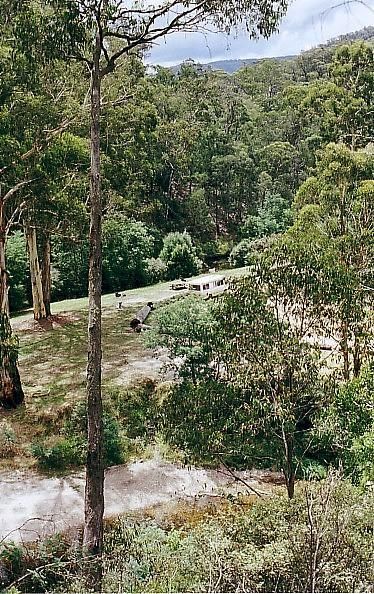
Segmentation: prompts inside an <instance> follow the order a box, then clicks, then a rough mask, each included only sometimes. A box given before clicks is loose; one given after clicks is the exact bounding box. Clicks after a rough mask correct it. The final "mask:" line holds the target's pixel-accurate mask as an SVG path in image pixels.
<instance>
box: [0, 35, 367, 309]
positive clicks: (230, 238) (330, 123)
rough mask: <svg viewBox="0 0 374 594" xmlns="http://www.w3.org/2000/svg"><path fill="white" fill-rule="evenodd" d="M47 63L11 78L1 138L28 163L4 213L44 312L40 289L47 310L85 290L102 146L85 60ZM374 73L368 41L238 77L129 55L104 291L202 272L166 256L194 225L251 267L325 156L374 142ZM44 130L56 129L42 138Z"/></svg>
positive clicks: (21, 283) (199, 238)
mask: <svg viewBox="0 0 374 594" xmlns="http://www.w3.org/2000/svg"><path fill="white" fill-rule="evenodd" d="M2 59H3V70H4V71H5V69H6V68H7V64H6V63H5V62H4V60H6V55H3V58H2ZM38 68H39V70H38V72H33V73H32V75H30V78H29V80H26V81H24V80H22V79H19V78H18V77H19V72H18V71H17V64H11V65H10V69H8V68H7V75H8V76H7V78H5V79H4V78H2V83H1V84H2V91H1V97H2V102H1V114H2V117H1V139H2V140H1V146H2V147H3V149H2V151H3V153H2V160H3V161H4V163H5V164H6V163H9V164H10V163H12V160H15V159H17V158H18V159H20V164H19V165H17V167H18V169H19V172H18V173H17V174H16V177H14V173H15V172H14V171H13V173H12V174H11V173H10V174H9V180H7V181H6V184H7V186H8V187H9V188H10V189H11V188H12V184H15V183H18V180H21V183H24V186H23V187H20V188H19V189H18V190H17V193H16V194H14V198H13V196H12V201H9V202H8V205H7V210H6V213H5V216H6V225H7V236H8V240H7V259H8V269H9V280H10V294H9V297H10V307H11V309H12V310H14V309H18V308H22V307H25V306H26V305H27V304H28V303H30V302H31V299H32V296H33V299H34V305H35V307H36V309H38V308H39V309H40V308H42V312H43V311H44V310H43V306H42V305H40V304H39V305H38V302H39V301H41V300H43V299H42V297H41V296H40V295H39V296H38V295H37V293H38V291H37V287H38V284H41V285H44V287H43V290H44V293H45V296H44V300H45V301H46V304H45V307H46V308H47V310H48V307H49V305H48V304H49V302H50V300H51V298H52V299H53V300H56V299H62V298H67V297H75V296H81V295H84V294H85V293H86V290H87V258H86V256H87V249H88V248H87V240H86V235H87V225H88V219H87V214H86V206H85V205H86V196H87V184H88V180H87V168H88V163H89V156H88V144H87V140H86V137H87V130H88V119H87V118H88V112H87V109H86V108H85V106H84V93H85V89H86V83H87V81H86V73H85V71H84V69H83V68H81V67H79V66H77V65H69V67H66V66H65V65H63V64H57V65H55V66H54V67H53V69H51V68H43V67H40V66H39V67H38ZM371 71H372V50H371V46H369V45H365V44H364V43H362V42H360V41H357V42H356V43H353V44H351V45H348V46H347V45H342V46H340V47H338V48H336V46H335V44H334V45H331V47H328V48H326V47H325V48H324V49H323V51H322V49H321V48H316V49H315V50H313V51H310V52H305V53H304V54H302V55H301V56H299V57H298V58H296V59H293V60H289V61H287V62H283V61H276V60H264V61H261V62H260V63H258V64H255V65H250V66H247V67H245V68H242V69H240V70H239V71H238V72H236V73H235V74H233V75H227V74H224V73H223V72H214V71H210V70H208V71H207V70H205V69H203V68H201V67H199V66H198V65H193V64H186V65H183V66H182V68H181V70H180V72H179V73H178V74H174V73H172V72H171V71H170V70H168V69H165V68H161V67H160V68H158V70H157V72H156V73H154V74H152V75H147V74H146V70H145V68H144V66H143V64H142V61H141V58H140V57H139V56H137V55H135V54H134V55H132V56H131V57H129V58H128V59H127V61H126V64H125V65H124V66H123V67H122V68H121V69H120V70H118V72H116V73H115V75H114V76H113V77H112V78H111V79H110V82H108V83H106V86H105V87H104V105H103V123H102V129H103V142H102V148H103V152H104V162H103V176H104V184H103V190H104V202H105V205H104V221H105V222H104V281H103V283H104V284H103V287H104V291H116V290H120V289H126V288H130V287H136V286H139V285H142V284H146V283H151V282H154V281H157V280H160V279H162V278H172V277H173V276H177V275H178V274H181V275H182V276H183V274H184V275H188V274H189V273H191V274H192V273H194V272H197V268H196V262H197V261H196V262H195V261H194V260H193V258H192V260H191V258H190V260H191V262H190V264H186V266H185V270H179V269H178V271H175V273H174V271H173V266H172V265H171V264H170V262H168V261H167V257H172V258H178V257H179V256H178V254H174V256H171V255H170V250H169V256H167V257H166V251H165V250H164V251H162V250H163V242H164V240H166V241H167V242H175V244H176V245H177V244H178V245H179V244H180V247H179V248H178V249H179V250H180V249H183V250H187V251H188V249H189V247H188V245H189V243H188V241H189V240H187V239H186V242H187V244H188V245H187V244H186V245H184V239H183V238H180V237H179V236H169V237H167V236H168V234H170V233H176V232H178V233H182V234H183V233H184V234H185V238H186V237H187V236H188V235H189V236H190V237H191V239H192V242H193V244H194V246H195V248H196V250H197V256H198V258H199V259H200V260H202V261H203V262H206V263H207V264H211V263H212V262H214V261H215V260H220V259H224V258H226V259H227V258H228V256H229V254H230V252H231V250H232V249H233V248H234V252H233V254H232V256H231V261H232V262H234V263H237V264H241V263H243V262H244V261H245V253H246V246H248V245H249V244H250V242H252V241H254V240H262V238H265V237H269V236H271V235H272V234H274V233H279V232H282V231H284V230H285V229H286V228H287V227H288V226H289V225H290V224H291V222H292V217H293V213H292V209H291V205H292V201H293V197H294V195H295V193H296V192H297V190H298V188H299V187H300V185H301V184H302V183H303V182H305V180H306V179H307V178H308V177H309V176H310V175H311V174H312V173H313V172H314V169H315V166H316V161H317V160H318V159H320V158H321V157H320V156H319V152H318V151H320V150H321V149H323V148H324V147H325V146H326V145H327V144H328V143H329V142H337V143H339V142H343V143H345V144H346V145H348V146H349V147H351V148H352V149H353V150H359V149H361V148H363V147H365V146H367V145H370V142H371V141H372V131H373V114H372V110H371V107H370V103H371V100H372V93H373V90H372V72H371ZM77 80H80V81H82V82H81V84H77V82H76V81H77ZM45 128H47V129H50V130H51V136H53V137H54V138H53V139H52V140H51V141H49V142H48V143H46V144H45V146H43V142H44V141H43V142H42V141H41V144H38V142H39V141H38V137H39V136H42V135H43V131H44V129H45ZM10 136H11V138H12V142H11V143H9V142H8V139H9V137H10ZM30 150H31V151H33V152H34V155H33V156H32V159H31V160H28V161H27V162H25V164H24V165H23V160H22V159H23V155H25V154H27V153H28V152H29V151H30ZM22 167H23V170H22ZM12 175H13V177H14V181H13V180H12ZM178 242H179V243H178ZM134 246H136V248H135V249H133V247H134ZM27 249H28V251H29V253H30V254H32V255H34V258H33V257H31V260H30V261H31V262H34V264H35V266H33V267H32V268H31V272H30V267H29V264H28V258H27V257H26V250H27ZM243 249H244V251H243ZM36 250H37V251H38V257H37V258H36V256H35V254H36ZM160 255H161V258H160ZM38 262H39V265H38ZM50 266H51V273H50V271H49V267H50ZM30 274H31V279H32V283H31V282H30ZM39 276H40V277H41V278H40V282H39V281H38V282H37V280H35V279H38V277H39ZM49 283H51V288H50V287H49ZM32 287H33V293H32V291H31V288H32ZM40 291H41V288H39V293H40ZM50 292H51V295H50V294H49V293H50ZM37 315H40V313H39V314H37Z"/></svg>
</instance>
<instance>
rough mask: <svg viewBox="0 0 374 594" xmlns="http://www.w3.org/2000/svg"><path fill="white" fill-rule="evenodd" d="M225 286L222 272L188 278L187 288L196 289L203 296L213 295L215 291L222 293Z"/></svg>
mask: <svg viewBox="0 0 374 594" xmlns="http://www.w3.org/2000/svg"><path fill="white" fill-rule="evenodd" d="M227 287H228V285H227V284H226V279H225V277H224V276H223V275H222V274H209V275H208V276H200V277H197V278H190V279H188V288H189V290H190V291H198V292H199V293H200V294H201V295H204V296H205V297H213V295H216V294H217V293H222V292H223V291H225V290H226V289H227Z"/></svg>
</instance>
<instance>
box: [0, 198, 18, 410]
mask: <svg viewBox="0 0 374 594" xmlns="http://www.w3.org/2000/svg"><path fill="white" fill-rule="evenodd" d="M17 361H18V341H17V338H16V337H15V336H13V335H12V328H11V325H10V322H9V299H8V273H7V271H6V261H5V224H4V204H3V201H2V200H1V199H0V406H2V407H4V408H16V407H17V406H18V405H19V404H21V403H22V402H23V399H24V395H23V390H22V385H21V380H20V376H19V372H18V367H17Z"/></svg>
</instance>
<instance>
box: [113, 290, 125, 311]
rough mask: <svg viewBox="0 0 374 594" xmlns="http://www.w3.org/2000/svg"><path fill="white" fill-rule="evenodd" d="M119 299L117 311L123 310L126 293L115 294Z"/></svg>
mask: <svg viewBox="0 0 374 594" xmlns="http://www.w3.org/2000/svg"><path fill="white" fill-rule="evenodd" d="M115 295H116V298H117V309H122V303H123V298H124V297H126V293H115Z"/></svg>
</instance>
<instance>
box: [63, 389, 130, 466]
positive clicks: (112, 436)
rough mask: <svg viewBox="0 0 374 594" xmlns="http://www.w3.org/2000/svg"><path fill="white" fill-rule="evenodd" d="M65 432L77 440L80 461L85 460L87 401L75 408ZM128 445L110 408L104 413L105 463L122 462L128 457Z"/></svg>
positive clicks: (70, 437) (76, 446)
mask: <svg viewBox="0 0 374 594" xmlns="http://www.w3.org/2000/svg"><path fill="white" fill-rule="evenodd" d="M65 433H66V435H67V436H68V438H69V439H71V440H75V444H76V445H75V448H76V453H77V456H78V457H79V460H80V463H83V462H84V460H85V452H86V445H87V419H86V403H85V401H82V402H80V403H79V404H77V406H76V407H75V408H74V409H73V411H72V413H71V415H70V418H69V420H68V421H67V422H66V424H65ZM127 451H128V445H127V443H126V437H125V435H124V433H123V431H122V430H121V427H120V424H119V423H118V420H117V419H116V418H115V417H114V416H113V413H112V412H111V411H110V410H104V413H103V455H104V465H105V466H113V465H115V464H122V463H124V462H125V461H126V459H127Z"/></svg>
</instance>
